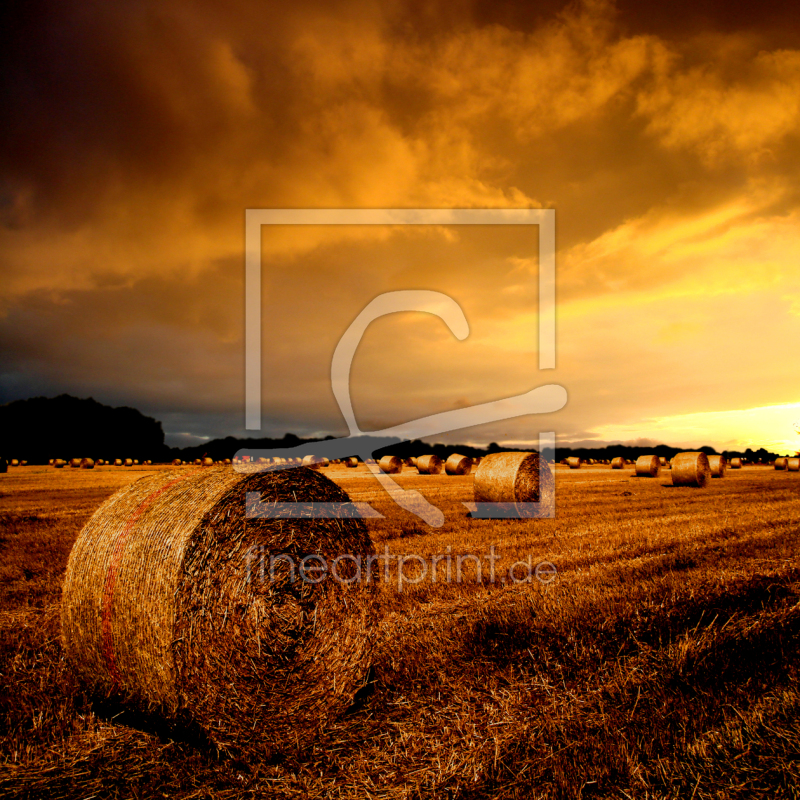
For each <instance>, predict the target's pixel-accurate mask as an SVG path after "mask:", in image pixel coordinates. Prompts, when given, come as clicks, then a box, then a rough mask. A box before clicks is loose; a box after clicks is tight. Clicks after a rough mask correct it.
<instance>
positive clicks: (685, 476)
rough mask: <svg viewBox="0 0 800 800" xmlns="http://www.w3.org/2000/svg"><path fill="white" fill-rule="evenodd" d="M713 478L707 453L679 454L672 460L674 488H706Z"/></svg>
mask: <svg viewBox="0 0 800 800" xmlns="http://www.w3.org/2000/svg"><path fill="white" fill-rule="evenodd" d="M710 478H711V467H710V466H709V463H708V456H707V455H706V454H705V453H702V452H699V453H678V455H676V456H675V458H674V459H673V460H672V485H673V486H698V487H701V488H702V487H703V486H705V485H706V484H707V483H708V481H709V480H710Z"/></svg>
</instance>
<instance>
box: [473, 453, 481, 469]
mask: <svg viewBox="0 0 800 800" xmlns="http://www.w3.org/2000/svg"><path fill="white" fill-rule="evenodd" d="M481 461H483V456H478V457H477V458H473V459H472V466H473V467H477V466H478V465H479V464H480V463H481Z"/></svg>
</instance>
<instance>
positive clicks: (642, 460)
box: [636, 456, 661, 478]
mask: <svg viewBox="0 0 800 800" xmlns="http://www.w3.org/2000/svg"><path fill="white" fill-rule="evenodd" d="M660 471H661V462H660V461H659V460H658V456H639V458H637V459H636V477H637V478H657V477H658V473H659V472H660Z"/></svg>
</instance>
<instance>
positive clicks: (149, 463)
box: [144, 458, 153, 467]
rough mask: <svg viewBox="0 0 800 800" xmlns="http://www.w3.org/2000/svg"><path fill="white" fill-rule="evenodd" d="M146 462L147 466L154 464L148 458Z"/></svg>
mask: <svg viewBox="0 0 800 800" xmlns="http://www.w3.org/2000/svg"><path fill="white" fill-rule="evenodd" d="M144 463H145V466H147V467H149V466H151V465H152V463H153V462H152V461H151V460H150V459H149V458H148V459H147V461H145V462H144Z"/></svg>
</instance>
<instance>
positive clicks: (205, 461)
mask: <svg viewBox="0 0 800 800" xmlns="http://www.w3.org/2000/svg"><path fill="white" fill-rule="evenodd" d="M201 466H203V467H213V466H214V459H213V458H209V457H208V456H206V457H205V458H204V459H203V461H202V463H201Z"/></svg>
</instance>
